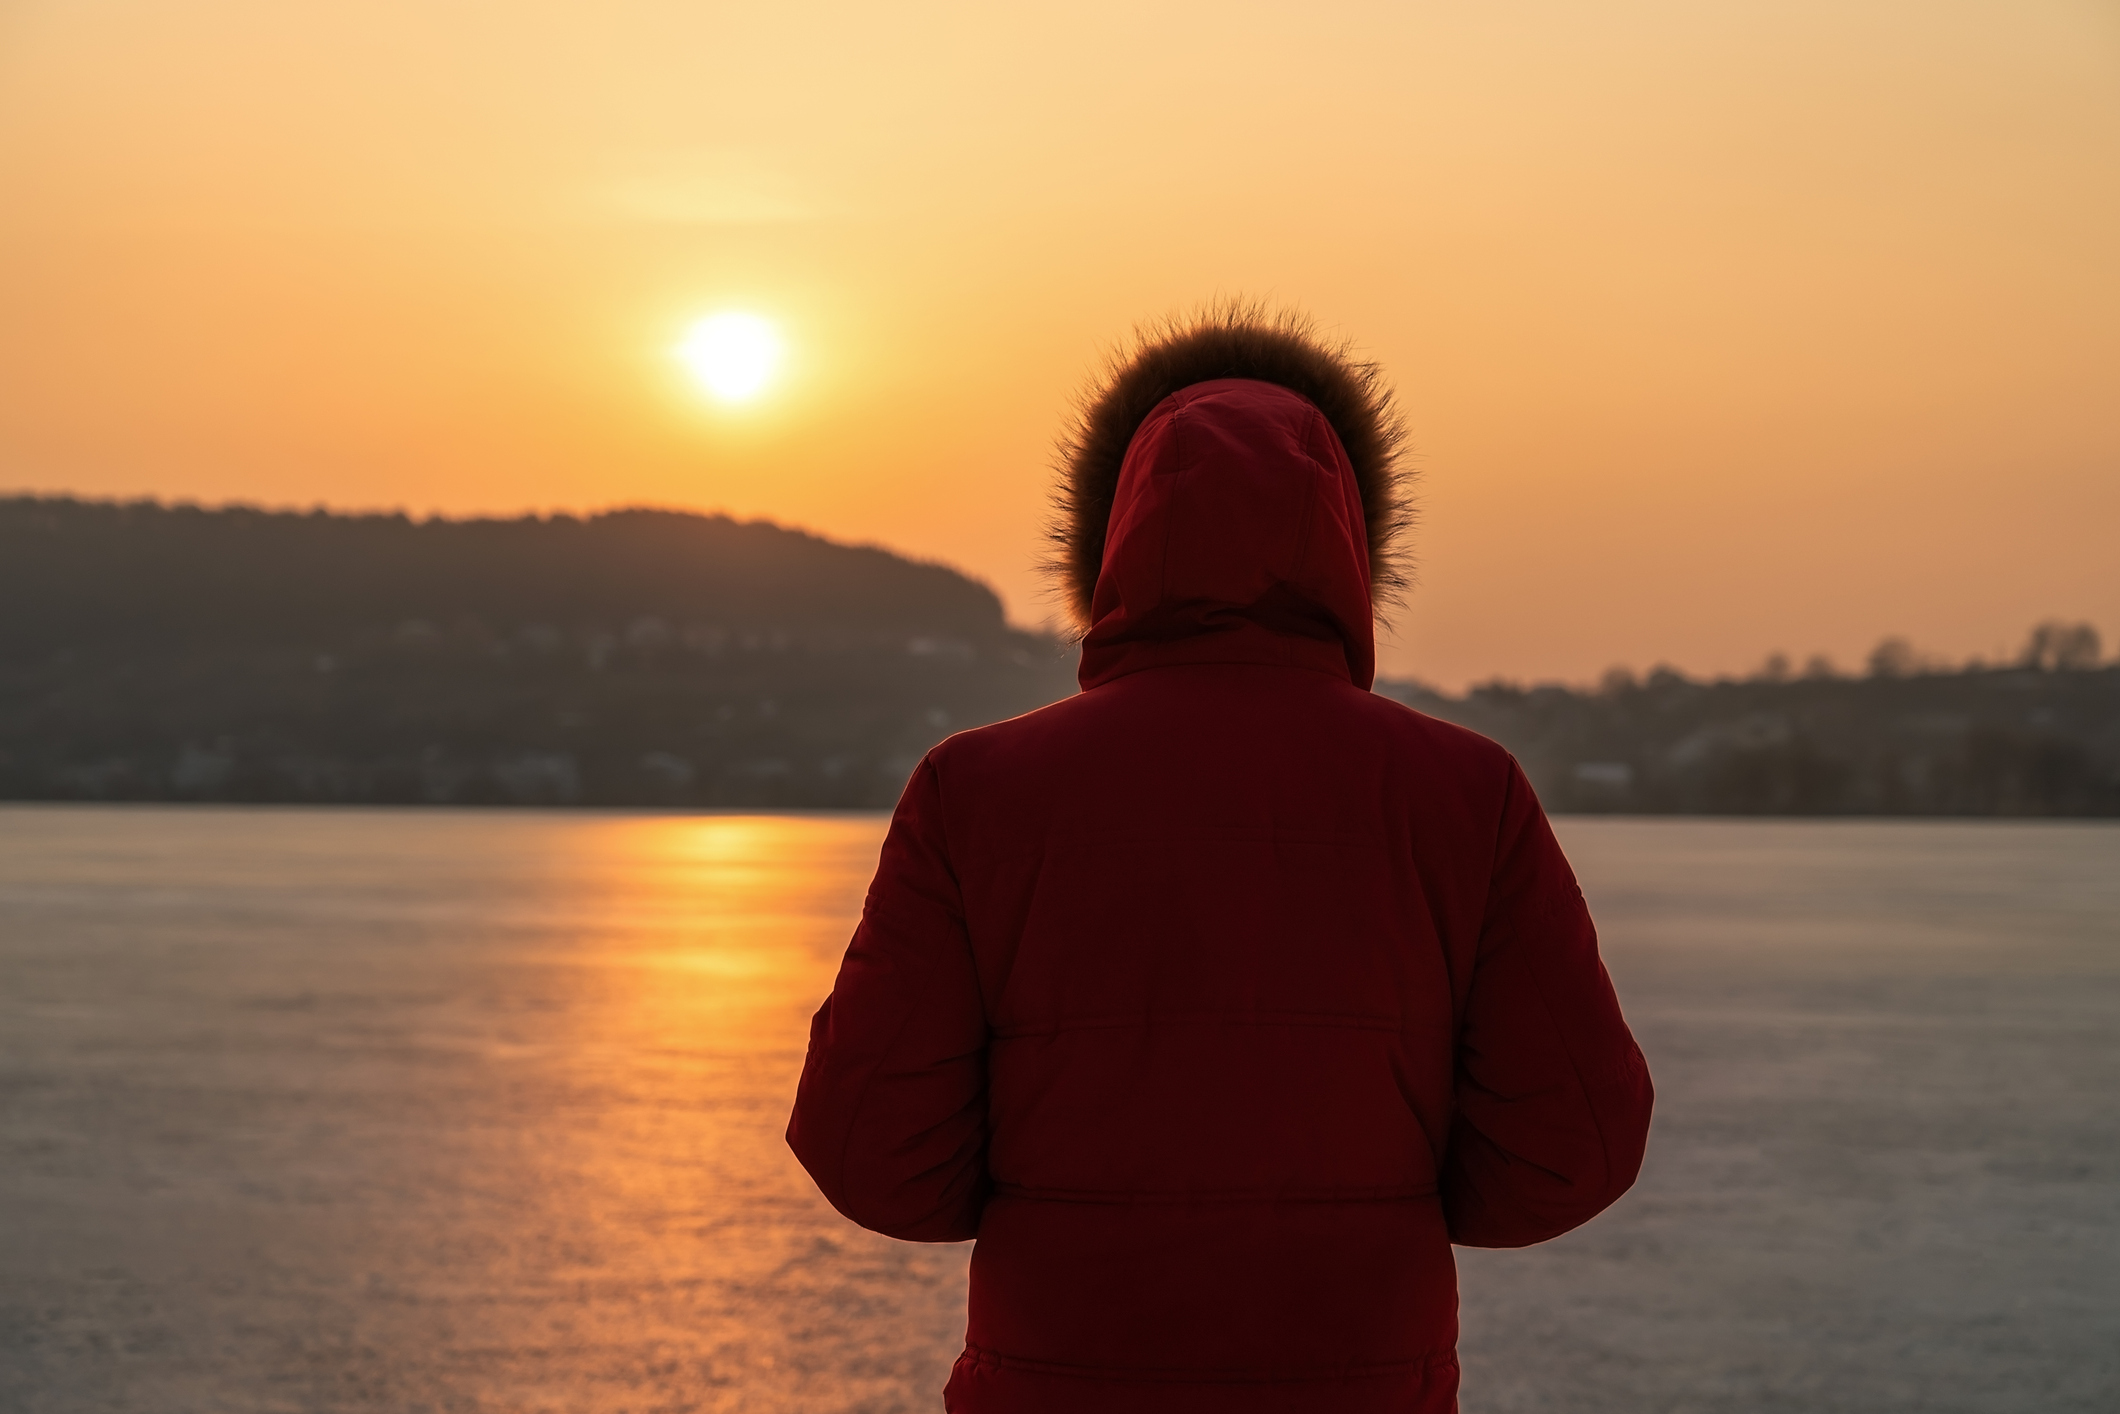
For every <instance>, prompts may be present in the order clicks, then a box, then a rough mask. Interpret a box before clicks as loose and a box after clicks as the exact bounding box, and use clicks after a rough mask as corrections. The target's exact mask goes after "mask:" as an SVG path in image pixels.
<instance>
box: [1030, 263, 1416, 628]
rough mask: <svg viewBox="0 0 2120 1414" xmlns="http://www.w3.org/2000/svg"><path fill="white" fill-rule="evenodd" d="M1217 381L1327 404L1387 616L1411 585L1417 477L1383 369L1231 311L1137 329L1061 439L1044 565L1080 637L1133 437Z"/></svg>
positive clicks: (1293, 316) (1303, 327) (1253, 309)
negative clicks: (1175, 397)
mask: <svg viewBox="0 0 2120 1414" xmlns="http://www.w3.org/2000/svg"><path fill="white" fill-rule="evenodd" d="M1217 378H1252V379H1256V380H1258V381H1259V382H1262V383H1274V384H1278V385H1279V386H1281V387H1283V388H1287V389H1289V390H1291V391H1292V392H1296V393H1300V394H1302V395H1303V396H1304V397H1305V398H1308V399H1309V400H1310V401H1311V402H1312V403H1313V404H1315V405H1316V406H1317V409H1318V411H1320V412H1322V413H1323V414H1324V415H1325V420H1326V421H1327V422H1329V423H1330V424H1332V430H1333V431H1334V432H1336V433H1338V434H1339V438H1340V445H1341V446H1342V447H1344V448H1345V449H1346V451H1347V460H1348V462H1349V463H1350V464H1351V465H1352V466H1353V467H1354V475H1355V482H1356V485H1357V486H1358V487H1359V489H1360V491H1361V496H1362V515H1363V520H1364V522H1365V525H1366V529H1367V531H1368V536H1369V579H1370V603H1371V605H1372V606H1373V607H1374V608H1378V609H1381V608H1383V607H1385V606H1387V605H1389V604H1391V603H1394V602H1396V600H1397V598H1398V596H1399V593H1400V591H1402V590H1403V589H1404V588H1405V587H1406V584H1407V582H1408V578H1409V572H1408V568H1407V565H1406V559H1405V550H1404V547H1403V545H1402V544H1401V543H1400V542H1401V540H1402V539H1403V537H1404V535H1405V533H1406V531H1407V530H1408V529H1410V528H1411V526H1412V523H1413V508H1412V505H1411V503H1410V497H1409V491H1410V482H1411V481H1412V476H1411V474H1410V473H1409V472H1407V471H1406V470H1405V469H1404V468H1402V467H1401V466H1400V465H1399V459H1398V454H1399V447H1400V444H1401V443H1403V442H1404V441H1405V438H1406V428H1405V424H1404V422H1403V421H1402V420H1401V418H1400V416H1399V412H1398V409H1397V407H1396V406H1395V405H1394V403H1393V401H1392V394H1391V389H1390V387H1389V386H1388V385H1386V384H1385V382H1384V376H1383V371H1382V370H1381V369H1379V368H1378V367H1377V365H1376V364H1374V363H1367V362H1357V361H1356V359H1355V358H1354V355H1353V353H1352V350H1351V347H1350V345H1349V344H1348V343H1347V342H1345V341H1342V342H1339V343H1327V342H1326V341H1324V340H1322V339H1321V338H1319V336H1318V334H1317V331H1316V326H1315V325H1314V323H1313V322H1312V321H1311V320H1310V319H1309V318H1308V317H1306V316H1304V315H1301V314H1297V313H1294V312H1293V311H1278V312H1270V311H1268V310H1267V309H1266V308H1264V307H1263V306H1261V305H1256V304H1223V305H1216V306H1212V307H1210V308H1208V309H1206V310H1204V311H1202V312H1201V313H1199V314H1198V315H1195V316H1192V317H1190V318H1173V319H1169V320H1166V321H1164V322H1162V323H1160V324H1154V325H1149V326H1146V327H1143V328H1141V329H1138V330H1136V331H1135V333H1134V336H1133V338H1132V340H1131V341H1130V342H1129V343H1128V344H1126V345H1123V346H1121V347H1120V348H1119V349H1118V350H1117V351H1116V352H1115V353H1114V354H1113V355H1112V357H1111V358H1110V359H1109V360H1108V362H1107V365H1106V367H1105V370H1104V373H1103V376H1102V377H1101V378H1099V379H1098V380H1097V383H1096V385H1095V386H1093V387H1092V388H1091V389H1090V390H1089V391H1087V392H1086V393H1085V394H1084V395H1083V396H1082V398H1081V399H1080V401H1079V402H1078V404H1077V406H1076V410H1075V414H1074V416H1073V418H1072V419H1071V420H1070V422H1069V424H1068V426H1067V428H1066V430H1065V431H1064V432H1063V433H1062V435H1061V439H1060V447H1059V452H1058V455H1057V457H1056V458H1055V462H1056V468H1055V469H1056V470H1057V472H1058V473H1059V484H1058V486H1057V487H1055V489H1054V492H1053V509H1054V515H1053V519H1052V521H1051V523H1050V524H1049V526H1048V527H1047V531H1046V534H1047V538H1048V539H1050V540H1051V541H1052V542H1053V545H1054V547H1055V549H1054V553H1053V555H1052V557H1051V558H1049V559H1048V560H1046V561H1045V564H1044V566H1043V568H1044V569H1045V571H1046V572H1047V573H1048V574H1050V575H1052V576H1053V578H1054V579H1055V580H1056V581H1057V583H1058V586H1059V588H1060V591H1061V594H1062V597H1063V600H1064V602H1065V604H1066V606H1067V610H1068V613H1069V615H1070V616H1071V617H1072V618H1073V620H1074V622H1075V627H1076V631H1077V632H1078V633H1086V632H1087V631H1088V629H1089V624H1090V616H1089V605H1090V595H1091V592H1092V591H1093V590H1095V588H1096V587H1097V575H1098V572H1099V571H1100V570H1101V569H1102V568H1103V564H1104V533H1105V527H1106V525H1107V523H1108V522H1109V521H1110V519H1111V512H1112V495H1113V493H1114V491H1116V489H1117V488H1118V485H1119V469H1120V467H1121V466H1122V465H1123V464H1124V463H1125V461H1126V449H1127V447H1128V445H1129V444H1131V443H1132V441H1133V438H1134V433H1135V431H1136V430H1137V429H1138V428H1139V427H1140V426H1141V423H1142V421H1143V419H1145V418H1146V417H1147V416H1148V414H1149V413H1150V412H1151V411H1153V410H1154V409H1155V407H1156V405H1157V404H1158V403H1160V402H1162V401H1163V400H1164V399H1165V398H1167V397H1169V396H1170V395H1171V394H1172V393H1175V392H1177V391H1178V390H1179V389H1181V388H1189V387H1191V386H1192V385H1193V384H1195V383H1207V382H1211V381H1213V380H1215V379H1217Z"/></svg>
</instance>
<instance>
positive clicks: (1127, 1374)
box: [957, 1341, 1458, 1385]
mask: <svg viewBox="0 0 2120 1414" xmlns="http://www.w3.org/2000/svg"><path fill="white" fill-rule="evenodd" d="M957 1359H958V1363H960V1364H962V1363H964V1362H965V1361H966V1360H969V1361H971V1362H972V1363H973V1364H984V1365H992V1366H995V1367H997V1368H1000V1369H1004V1370H1021V1371H1024V1372H1025V1373H1029V1374H1040V1375H1060V1376H1064V1377H1067V1378H1070V1379H1079V1380H1102V1381H1105V1382H1108V1383H1113V1384H1220V1385H1267V1384H1329V1383H1333V1382H1335V1381H1344V1380H1365V1379H1381V1378H1385V1377H1388V1376H1391V1375H1395V1374H1403V1373H1407V1372H1411V1371H1416V1370H1428V1369H1432V1368H1434V1367H1436V1366H1438V1365H1445V1366H1451V1367H1455V1366H1456V1365H1457V1363H1458V1360H1457V1351H1456V1350H1454V1349H1449V1348H1445V1347H1437V1348H1435V1349H1433V1350H1425V1351H1422V1352H1421V1353H1420V1354H1418V1355H1414V1356H1409V1357H1408V1358H1406V1359H1404V1360H1380V1361H1376V1362H1373V1363H1367V1364H1360V1365H1339V1366H1333V1367H1331V1368H1329V1369H1322V1370H1317V1371H1314V1372H1311V1373H1307V1374H1265V1373H1256V1374H1236V1373H1231V1372H1224V1371H1219V1370H1183V1369H1167V1368H1155V1367H1150V1368H1127V1367H1115V1366H1110V1365H1070V1364H1067V1363H1064V1362H1062V1361H1058V1360H1032V1359H1026V1358H1024V1357H1023V1356H1019V1355H1003V1354H1001V1353H1000V1352H998V1351H994V1350H988V1349H987V1348H986V1347H984V1346H981V1345H975V1344H973V1343H972V1342H970V1341H966V1342H965V1346H964V1354H962V1355H960V1356H958V1357H957Z"/></svg>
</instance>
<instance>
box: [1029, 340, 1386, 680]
mask: <svg viewBox="0 0 2120 1414" xmlns="http://www.w3.org/2000/svg"><path fill="white" fill-rule="evenodd" d="M1403 437H1404V432H1403V429H1402V428H1401V426H1400V423H1399V420H1398V416H1397V413H1396V412H1395V410H1394V409H1393V407H1392V399H1391V393H1390V390H1389V389H1388V388H1386V387H1385V386H1384V384H1383V381H1382V378H1381V376H1380V375H1379V372H1378V370H1377V367H1376V365H1374V364H1371V363H1357V362H1355V361H1354V360H1353V359H1352V358H1350V357H1349V355H1348V353H1347V350H1346V349H1345V348H1344V347H1335V346H1330V345H1327V344H1325V343H1323V342H1321V341H1320V340H1318V338H1317V337H1316V336H1315V335H1314V333H1313V332H1312V330H1311V327H1310V325H1309V323H1308V322H1307V321H1305V320H1302V319H1300V318H1297V317H1295V316H1290V315H1282V316H1272V315H1267V314H1264V313H1263V312H1261V311H1259V310H1257V309H1253V308H1248V307H1241V306H1233V307H1228V308H1223V309H1218V310H1215V311H1212V312H1210V313H1208V314H1207V315H1205V316H1203V317H1201V318H1199V319H1197V320H1193V321H1189V322H1186V323H1182V324H1174V325H1171V326H1168V327H1165V328H1162V329H1158V330H1155V331H1152V332H1151V333H1149V334H1147V335H1146V336H1144V337H1142V338H1141V339H1139V340H1138V341H1137V342H1136V345H1135V347H1134V348H1133V349H1132V350H1131V351H1130V352H1128V353H1127V354H1126V355H1125V356H1124V357H1122V358H1121V359H1119V360H1116V361H1115V362H1114V364H1113V366H1112V368H1111V369H1110V371H1109V372H1108V374H1107V375H1106V377H1105V378H1104V379H1103V380H1102V383H1101V386H1100V387H1099V388H1098V389H1096V390H1095V391H1094V392H1093V393H1092V394H1091V395H1090V396H1088V397H1087V398H1085V399H1084V401H1083V404H1082V407H1081V410H1080V413H1079V415H1078V416H1077V418H1076V420H1075V423H1074V425H1073V426H1072V427H1071V428H1070V429H1069V433H1068V435H1067V437H1066V438H1065V440H1064V441H1063V443H1062V447H1061V466H1060V486H1059V489H1058V491H1057V493H1056V495H1055V498H1054V499H1055V501H1056V503H1057V507H1058V512H1059V514H1058V515H1057V517H1056V518H1055V522H1054V524H1053V527H1052V531H1051V535H1052V538H1053V540H1054V541H1055V543H1056V544H1057V546H1058V553H1057V554H1056V555H1054V557H1053V558H1052V559H1051V560H1050V561H1049V562H1048V565H1047V567H1048V569H1050V570H1051V571H1052V572H1053V573H1054V575H1055V576H1056V577H1057V578H1058V579H1059V580H1060V583H1061V589H1062V592H1063V593H1064V595H1065V598H1066V602H1067V606H1068V608H1069V610H1070V612H1071V613H1072V615H1073V617H1074V620H1075V625H1076V628H1077V630H1078V631H1079V632H1080V633H1081V635H1082V669H1081V678H1082V685H1083V686H1084V687H1094V686H1096V685H1097V684H1098V683H1100V682H1105V681H1108V680H1110V679H1111V678H1114V677H1118V676H1120V675H1122V674H1124V673H1128V672H1132V671H1134V670H1135V669H1137V668H1145V667H1153V666H1157V665H1160V664H1167V663H1203V662H1274V663H1284V664H1288V665H1290V666H1302V667H1312V668H1318V669H1321V670H1324V671H1328V672H1335V673H1339V674H1342V675H1344V676H1346V677H1347V678H1348V679H1349V680H1351V681H1353V682H1354V683H1355V684H1356V685H1358V686H1361V687H1367V686H1369V684H1370V681H1371V680H1372V678H1373V677H1374V676H1375V672H1376V645H1375V634H1374V630H1373V617H1374V614H1375V612H1376V610H1377V608H1378V607H1379V606H1380V605H1382V604H1384V603H1387V602H1389V601H1390V599H1391V597H1392V596H1393V594H1394V593H1395V592H1396V591H1397V590H1398V589H1400V588H1401V587H1403V585H1404V584H1405V576H1404V572H1403V570H1402V568H1401V565H1400V561H1399V549H1398V545H1397V541H1398V540H1399V538H1400V536H1401V535H1402V533H1403V532H1404V530H1405V528H1406V526H1407V523H1408V521H1409V519H1410V511H1409V508H1408V507H1407V505H1406V500H1405V491H1406V486H1405V481H1406V478H1405V476H1404V474H1403V473H1402V472H1401V471H1400V470H1399V468H1398V465H1397V452H1398V446H1399V443H1400V441H1401V440H1402V439H1403Z"/></svg>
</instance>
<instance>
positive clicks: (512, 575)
mask: <svg viewBox="0 0 2120 1414" xmlns="http://www.w3.org/2000/svg"><path fill="white" fill-rule="evenodd" d="M1073 687H1074V683H1073V665H1072V660H1071V657H1070V655H1069V654H1067V652H1066V651H1065V650H1064V648H1063V647H1062V645H1060V644H1059V643H1057V642H1055V641H1054V640H1052V639H1050V638H1046V637H1041V636H1038V635H1033V634H1025V633H1021V632H1018V631H1016V630H1013V629H1011V628H1009V627H1008V625H1007V623H1006V622H1005V621H1004V619H1003V617H1002V610H1001V604H1000V601H999V600H998V599H997V598H996V597H995V596H994V594H993V593H992V591H990V590H988V589H987V588H986V587H985V586H983V585H980V584H977V583H975V582H973V581H972V580H969V579H967V578H965V577H964V576H962V575H960V574H958V573H956V572H955V571H953V570H949V569H946V568H943V567H941V566H938V565H926V564H917V563H914V562H912V561H908V560H905V559H902V558H900V557H898V556H896V555H892V554H890V553H888V552H887V551H883V550H878V549H871V548H861V547H854V546H846V545H838V544H834V543H832V542H830V541H826V540H822V539H819V538H817V537H815V536H810V535H805V534H802V533H800V532H797V531H792V530H784V529H781V528H780V527H778V526H773V525H769V524H764V523H751V524H742V523H738V522H735V521H731V520H728V519H726V518H724V517H718V516H697V515H683V514H677V513H672V512H665V511H617V512H613V513H610V514H607V515H599V516H594V517H590V518H588V519H581V520H577V519H573V518H571V517H554V518H551V519H536V518H528V519H522V520H507V521H499V520H485V521H442V520H433V521H425V522H414V521H411V520H409V519H406V518H405V517H402V516H343V515H328V514H322V513H316V514H286V513H272V512H265V511H257V510H248V509H241V508H232V509H226V510H211V511H208V510H199V509H196V508H190V507H164V506H158V505H152V504H131V505H113V504H107V503H90V502H80V501H71V500H54V499H29V498H22V499H15V500H6V501H0V795H5V796H9V797H13V798H18V799H19V798H105V799H165V798H169V799H225V800H329V801H456V802H471V801H496V802H505V801H522V802H584V803H597V802H602V803H670V804H697V805H722V804H729V805H809V806H874V805H888V804H889V803H891V801H893V800H894V799H895V798H896V796H897V793H898V790H899V788H900V786H901V785H902V784H903V782H904V779H905V776H906V775H907V773H908V772H910V771H911V769H912V766H913V764H914V762H915V761H917V760H918V759H919V756H920V754H921V753H922V752H924V751H925V750H926V749H927V748H928V747H929V746H931V745H933V744H934V743H935V742H936V741H938V740H940V739H941V738H942V737H944V736H946V735H947V734H948V733H949V732H951V731H953V730H956V729H958V728H961V727H965V726H971V725H976V724H978V723H981V722H987V721H993V720H996V719H998V718H1001V717H1006V716H1012V715H1014V714H1016V713H1019V712H1023V711H1027V710H1029V709H1030V708H1033V707H1036V706H1039V705H1041V704H1043V703H1045V702H1048V701H1051V700H1052V699H1054V698H1056V697H1059V696H1063V695H1065V694H1066V693H1068V692H1070V691H1072V690H1073Z"/></svg>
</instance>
